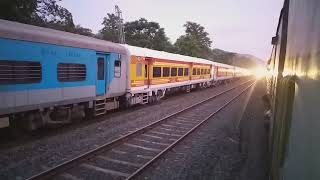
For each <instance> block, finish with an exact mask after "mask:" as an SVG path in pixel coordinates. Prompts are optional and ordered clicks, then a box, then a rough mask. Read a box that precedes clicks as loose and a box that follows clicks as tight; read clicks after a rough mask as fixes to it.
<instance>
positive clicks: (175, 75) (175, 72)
mask: <svg viewBox="0 0 320 180" xmlns="http://www.w3.org/2000/svg"><path fill="white" fill-rule="evenodd" d="M173 70H175V71H174V75H172V72H173ZM177 75H178V68H176V67H172V68H171V69H170V76H171V77H177Z"/></svg>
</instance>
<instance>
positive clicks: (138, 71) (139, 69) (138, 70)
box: [136, 63, 142, 77]
mask: <svg viewBox="0 0 320 180" xmlns="http://www.w3.org/2000/svg"><path fill="white" fill-rule="evenodd" d="M136 76H137V77H140V76H142V64H141V63H137V64H136Z"/></svg>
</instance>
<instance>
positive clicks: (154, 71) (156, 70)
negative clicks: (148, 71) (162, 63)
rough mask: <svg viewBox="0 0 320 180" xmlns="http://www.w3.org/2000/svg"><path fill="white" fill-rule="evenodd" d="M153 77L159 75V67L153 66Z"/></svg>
mask: <svg viewBox="0 0 320 180" xmlns="http://www.w3.org/2000/svg"><path fill="white" fill-rule="evenodd" d="M153 77H161V67H153Z"/></svg>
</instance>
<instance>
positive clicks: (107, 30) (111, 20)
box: [99, 13, 122, 42]
mask: <svg viewBox="0 0 320 180" xmlns="http://www.w3.org/2000/svg"><path fill="white" fill-rule="evenodd" d="M120 21H121V20H120V19H119V18H118V17H117V16H116V15H115V14H109V13H108V14H107V17H104V18H103V22H102V25H103V26H104V27H103V28H102V29H101V30H100V31H99V34H100V35H99V36H101V37H102V39H104V40H107V41H112V42H119V37H118V34H119V29H118V22H120ZM121 23H122V22H121Z"/></svg>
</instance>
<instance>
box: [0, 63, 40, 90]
mask: <svg viewBox="0 0 320 180" xmlns="http://www.w3.org/2000/svg"><path fill="white" fill-rule="evenodd" d="M41 79H42V73H41V64H40V62H31V61H1V60H0V84H26V83H39V82H40V81H41Z"/></svg>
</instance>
